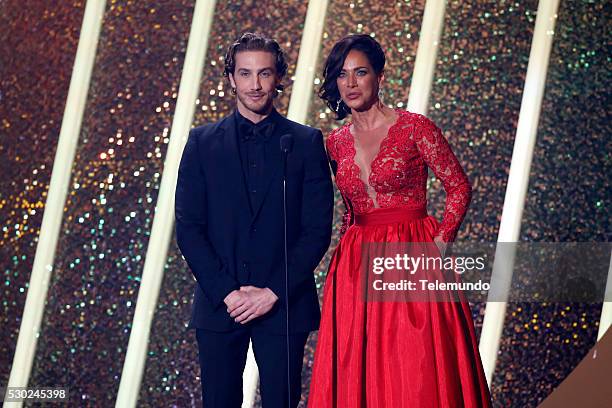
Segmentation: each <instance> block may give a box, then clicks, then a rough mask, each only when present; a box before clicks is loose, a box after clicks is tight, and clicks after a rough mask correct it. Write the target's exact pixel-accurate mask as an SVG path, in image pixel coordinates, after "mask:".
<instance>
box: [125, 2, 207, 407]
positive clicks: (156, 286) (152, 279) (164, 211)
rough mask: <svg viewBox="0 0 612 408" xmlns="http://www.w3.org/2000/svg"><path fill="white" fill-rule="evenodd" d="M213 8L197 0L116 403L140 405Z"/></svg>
mask: <svg viewBox="0 0 612 408" xmlns="http://www.w3.org/2000/svg"><path fill="white" fill-rule="evenodd" d="M214 12H215V0H197V1H196V4H195V8H194V12H193V20H192V24H191V30H190V32H189V42H188V44H187V52H186V55H185V64H184V66H183V72H182V75H181V82H180V86H179V92H178V96H177V102H176V111H175V113H174V118H173V120H172V128H171V130H170V141H169V144H168V151H167V153H166V158H165V161H164V170H163V172H162V179H161V185H160V189H159V196H158V198H157V203H156V206H155V217H154V219H153V227H152V230H151V237H150V239H149V245H148V247H147V254H146V258H145V264H144V269H143V272H142V278H141V284H140V289H139V290H138V298H137V301H136V309H135V311H134V318H133V321H132V331H131V332H130V340H129V343H128V348H127V352H126V356H125V361H124V364H123V371H122V373H121V382H120V384H119V393H118V395H117V401H116V404H115V406H116V407H121V408H125V407H134V406H136V402H137V400H138V394H139V392H140V384H141V381H142V376H143V371H144V367H145V361H146V355H147V348H148V341H149V332H150V329H151V322H152V320H153V315H154V313H155V308H156V305H157V299H158V296H159V290H160V286H161V282H162V279H163V276H164V266H165V264H166V259H167V255H168V247H169V245H170V239H171V237H172V231H173V226H174V190H175V188H176V180H177V175H178V166H179V162H180V159H181V154H182V151H183V148H184V146H185V143H186V141H187V135H188V133H189V128H190V127H191V122H192V120H193V115H194V112H195V101H196V98H197V97H198V93H199V90H200V87H199V85H200V80H201V78H202V70H203V67H204V60H205V57H206V49H207V48H208V39H209V35H210V28H211V25H212V19H213V15H214Z"/></svg>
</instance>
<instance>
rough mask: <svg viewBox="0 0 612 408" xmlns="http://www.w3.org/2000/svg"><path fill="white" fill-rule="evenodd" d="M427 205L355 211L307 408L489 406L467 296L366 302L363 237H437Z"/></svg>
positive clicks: (335, 266) (328, 303) (334, 275)
mask: <svg viewBox="0 0 612 408" xmlns="http://www.w3.org/2000/svg"><path fill="white" fill-rule="evenodd" d="M438 227H439V224H438V221H437V220H436V219H435V218H434V217H432V216H428V215H427V213H426V210H425V209H416V210H412V209H408V210H406V209H393V208H391V209H375V210H374V211H373V212H371V213H367V214H363V215H356V217H355V224H353V225H352V226H351V227H350V228H349V229H348V230H347V231H346V233H345V234H344V236H343V237H342V239H341V240H340V243H339V244H338V247H337V248H336V251H335V252H334V254H333V256H332V259H331V262H330V267H329V272H328V275H327V278H326V283H325V288H324V292H323V310H322V319H321V325H320V329H319V334H318V341H317V346H316V351H315V361H314V367H313V373H312V380H311V384H310V394H309V398H308V407H309V408H332V407H333V408H366V407H367V408H383V407H389V408H404V407H418V408H421V407H449V408H450V407H452V408H456V407H490V406H491V397H490V393H489V389H488V387H487V382H486V379H485V375H484V371H483V368H482V362H481V360H480V355H479V352H478V343H477V340H476V335H475V332H474V324H473V320H472V315H471V312H470V308H469V305H468V303H467V302H466V301H465V300H464V299H463V298H462V300H461V301H459V302H435V301H432V302H425V301H423V302H397V301H391V302H385V301H376V302H373V301H366V299H365V297H364V292H363V289H364V288H363V285H364V283H363V282H364V281H363V279H362V275H363V273H364V272H363V271H362V267H361V257H362V244H364V243H368V242H377V243H383V245H384V243H393V242H433V237H434V235H435V233H436V231H437V230H438Z"/></svg>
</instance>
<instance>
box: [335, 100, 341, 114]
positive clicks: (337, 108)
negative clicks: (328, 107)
mask: <svg viewBox="0 0 612 408" xmlns="http://www.w3.org/2000/svg"><path fill="white" fill-rule="evenodd" d="M341 103H342V99H338V103H336V112H338V111H339V110H340V104H341Z"/></svg>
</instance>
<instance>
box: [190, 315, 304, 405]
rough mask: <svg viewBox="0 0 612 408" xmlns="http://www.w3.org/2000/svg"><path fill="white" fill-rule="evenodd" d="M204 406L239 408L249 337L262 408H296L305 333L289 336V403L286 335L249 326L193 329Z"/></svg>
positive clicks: (299, 390) (298, 396) (299, 395)
mask: <svg viewBox="0 0 612 408" xmlns="http://www.w3.org/2000/svg"><path fill="white" fill-rule="evenodd" d="M196 338H197V340H198V349H199V359H200V373H201V381H202V402H203V407H204V408H240V406H241V405H242V398H243V395H242V372H243V371H244V366H245V363H246V357H247V351H248V349H249V339H251V340H252V342H253V353H254V354H255V360H256V361H257V367H258V368H259V388H260V393H261V400H262V407H263V408H288V407H290V408H295V407H296V406H297V405H298V403H299V401H300V397H301V390H302V379H301V378H302V362H303V359H304V346H305V345H306V340H307V339H308V333H296V334H291V335H290V336H289V340H290V343H289V351H290V368H291V373H290V388H291V403H290V405H288V403H289V401H288V398H287V394H288V390H287V336H284V335H273V334H262V333H260V332H259V331H256V330H252V329H251V328H246V327H245V328H240V329H238V330H234V331H229V332H213V331H208V330H203V329H196Z"/></svg>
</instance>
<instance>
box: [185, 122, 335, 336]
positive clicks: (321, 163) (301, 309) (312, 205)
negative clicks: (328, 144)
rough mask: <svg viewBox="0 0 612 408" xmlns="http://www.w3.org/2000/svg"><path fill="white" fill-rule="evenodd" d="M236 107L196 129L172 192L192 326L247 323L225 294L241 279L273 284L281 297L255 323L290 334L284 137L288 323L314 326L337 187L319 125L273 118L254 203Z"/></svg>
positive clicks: (294, 328)
mask: <svg viewBox="0 0 612 408" xmlns="http://www.w3.org/2000/svg"><path fill="white" fill-rule="evenodd" d="M235 115H236V113H233V114H232V115H230V116H228V117H226V118H224V119H222V120H220V121H219V122H217V123H213V124H209V125H204V126H199V127H196V128H193V129H191V131H190V132H189V138H188V140H187V143H186V145H185V149H184V151H183V156H182V159H181V163H180V167H179V172H178V173H179V174H178V182H177V187H176V195H175V215H176V237H177V242H178V246H179V248H180V250H181V252H182V254H183V256H184V258H185V260H186V261H187V264H188V265H189V267H190V269H191V271H192V272H193V275H194V276H195V278H196V281H197V285H196V288H195V295H194V302H193V310H192V316H191V321H190V327H195V328H203V329H208V330H213V331H229V330H232V329H235V328H237V327H243V325H241V324H240V323H236V322H234V320H233V319H232V318H231V317H230V316H229V314H228V313H227V307H226V305H225V303H224V302H223V299H224V298H225V297H226V296H227V295H228V294H229V293H230V292H231V291H233V290H234V289H239V288H240V286H243V285H253V286H257V287H268V288H270V289H271V290H272V291H273V292H274V293H275V294H276V295H277V296H278V298H279V300H278V301H277V302H276V303H275V305H274V307H273V308H272V309H271V310H270V311H269V312H268V313H267V314H265V315H264V316H261V317H259V318H256V319H254V320H253V321H251V322H249V323H247V325H250V326H251V327H253V328H254V329H256V330H263V331H266V332H269V333H277V334H282V333H284V332H285V320H286V315H285V302H286V299H285V272H284V262H283V252H284V250H283V234H284V233H283V196H282V191H283V190H282V157H281V152H280V147H279V140H280V136H281V135H283V134H287V133H289V134H291V135H293V139H294V146H293V150H292V152H291V153H290V154H289V155H288V165H287V210H288V213H287V240H288V248H289V250H288V253H289V255H288V264H289V318H290V322H289V329H290V331H291V332H293V333H295V332H307V331H311V330H317V329H318V326H319V321H320V315H321V314H320V309H319V302H318V297H317V292H316V287H315V282H314V274H313V271H314V269H315V268H316V267H317V265H318V264H319V262H320V260H321V258H322V257H323V255H324V254H325V251H326V250H327V248H328V246H329V243H330V239H331V223H332V213H333V187H332V182H331V175H330V171H329V165H328V162H327V159H326V154H325V149H324V147H323V135H322V134H321V132H320V131H319V130H317V129H313V128H310V127H307V126H303V125H300V124H298V123H295V122H292V121H290V120H288V119H286V118H284V117H282V116H281V115H280V114H278V112H276V111H275V110H273V112H272V115H276V116H277V117H276V118H275V119H276V123H277V124H276V127H275V131H274V134H273V135H272V137H271V138H270V140H269V141H268V142H267V143H266V147H265V149H266V152H265V154H266V161H265V169H264V189H263V198H262V199H261V200H259V202H258V205H256V206H255V208H253V209H252V210H251V209H250V207H249V202H248V197H247V194H248V192H247V188H246V184H245V181H244V176H243V172H242V167H241V163H240V155H239V151H238V145H237V136H236V121H235V118H234V116H235Z"/></svg>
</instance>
